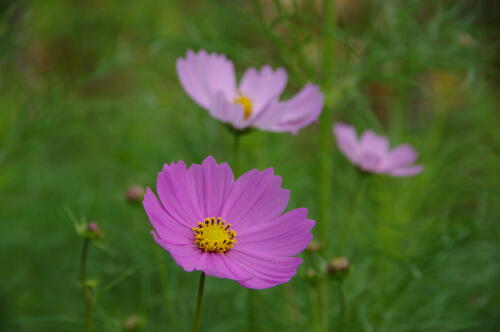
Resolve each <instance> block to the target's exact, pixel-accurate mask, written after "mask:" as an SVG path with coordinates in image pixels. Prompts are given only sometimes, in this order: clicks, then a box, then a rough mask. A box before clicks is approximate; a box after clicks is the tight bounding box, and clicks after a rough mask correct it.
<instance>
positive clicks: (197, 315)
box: [193, 272, 205, 332]
mask: <svg viewBox="0 0 500 332" xmlns="http://www.w3.org/2000/svg"><path fill="white" fill-rule="evenodd" d="M204 289H205V273H203V272H201V274H200V282H199V283H198V300H197V301H196V313H195V314H194V324H193V332H198V331H199V330H200V322H201V307H202V304H203V290H204Z"/></svg>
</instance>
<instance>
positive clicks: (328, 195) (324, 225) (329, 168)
mask: <svg viewBox="0 0 500 332" xmlns="http://www.w3.org/2000/svg"><path fill="white" fill-rule="evenodd" d="M334 9H335V1H334V0H323V13H324V17H323V24H324V26H323V68H322V71H323V75H324V76H323V80H322V81H323V84H322V85H323V89H324V91H325V92H326V99H325V108H324V110H323V114H322V115H321V120H320V135H319V138H320V142H319V148H320V169H319V223H318V227H319V238H320V241H321V243H322V244H323V245H324V246H325V250H326V252H328V248H327V244H328V237H329V236H330V232H329V230H330V224H331V222H332V213H331V208H332V202H333V198H332V179H333V159H332V156H333V153H332V151H333V139H332V134H331V126H332V112H333V100H332V98H331V93H330V91H331V89H332V82H333V75H334V72H333V64H334V56H335V39H334V38H333V32H334V29H335V19H334V18H335V16H334ZM316 291H317V294H318V301H319V306H320V313H321V326H322V330H323V331H329V321H328V316H329V314H328V313H329V310H328V294H329V292H328V284H327V282H326V281H322V282H319V283H318V285H317V287H316Z"/></svg>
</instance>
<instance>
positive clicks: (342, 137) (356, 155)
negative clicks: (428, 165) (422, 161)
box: [333, 123, 423, 176]
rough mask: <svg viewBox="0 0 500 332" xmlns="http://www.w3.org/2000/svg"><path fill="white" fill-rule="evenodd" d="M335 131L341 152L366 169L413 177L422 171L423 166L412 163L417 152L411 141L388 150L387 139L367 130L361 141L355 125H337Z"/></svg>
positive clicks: (415, 158) (334, 127)
mask: <svg viewBox="0 0 500 332" xmlns="http://www.w3.org/2000/svg"><path fill="white" fill-rule="evenodd" d="M333 133H334V135H335V137H336V138H337V144H338V146H339V149H340V151H342V153H343V154H344V155H345V156H346V157H347V159H349V160H350V161H351V162H352V163H353V164H355V165H357V166H358V167H359V168H361V169H362V170H364V171H366V172H371V173H383V174H389V175H393V176H412V175H415V174H418V173H420V172H422V170H423V167H422V166H421V165H412V164H413V163H414V162H415V160H417V157H418V154H417V152H416V151H415V150H414V149H413V148H412V147H411V146H410V145H409V144H401V145H398V146H397V147H395V148H394V149H392V150H389V142H388V140H387V138H385V137H383V136H380V135H377V134H375V133H374V132H373V131H371V130H367V131H365V132H364V133H363V135H361V138H360V139H359V140H358V139H357V137H356V132H355V131H354V128H353V127H351V126H349V125H346V124H343V123H337V124H335V125H334V126H333Z"/></svg>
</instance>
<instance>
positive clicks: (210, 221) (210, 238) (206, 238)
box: [192, 217, 236, 254]
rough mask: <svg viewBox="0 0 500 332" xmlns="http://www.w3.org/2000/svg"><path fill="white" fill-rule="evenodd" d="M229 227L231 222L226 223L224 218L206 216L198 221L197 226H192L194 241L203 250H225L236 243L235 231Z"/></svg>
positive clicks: (220, 251)
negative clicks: (201, 220)
mask: <svg viewBox="0 0 500 332" xmlns="http://www.w3.org/2000/svg"><path fill="white" fill-rule="evenodd" d="M229 228H231V224H226V221H225V220H222V219H221V218H220V217H219V218H215V217H212V218H206V219H205V220H204V221H203V222H199V223H198V227H193V228H192V229H193V232H194V243H196V245H197V246H198V247H199V248H200V249H201V250H203V251H206V252H219V253H221V254H223V253H225V252H227V251H228V250H229V249H231V248H232V247H233V246H234V244H235V243H236V239H235V238H236V232H235V231H233V230H232V229H229Z"/></svg>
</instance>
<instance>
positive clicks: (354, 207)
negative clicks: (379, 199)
mask: <svg viewBox="0 0 500 332" xmlns="http://www.w3.org/2000/svg"><path fill="white" fill-rule="evenodd" d="M368 177H369V175H367V174H363V173H362V174H361V180H360V183H359V185H358V186H357V188H356V189H355V190H354V191H353V193H352V195H351V197H353V199H352V201H351V207H350V209H349V210H348V212H349V217H348V218H346V219H345V220H344V221H343V223H342V226H341V228H340V230H339V237H338V244H337V250H338V252H339V254H342V251H343V250H344V245H345V242H346V241H347V238H348V237H349V228H350V226H351V224H352V223H353V222H355V221H356V219H355V216H356V214H357V212H358V206H359V202H360V201H361V198H362V197H363V195H364V191H365V187H366V182H367V178H368Z"/></svg>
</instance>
